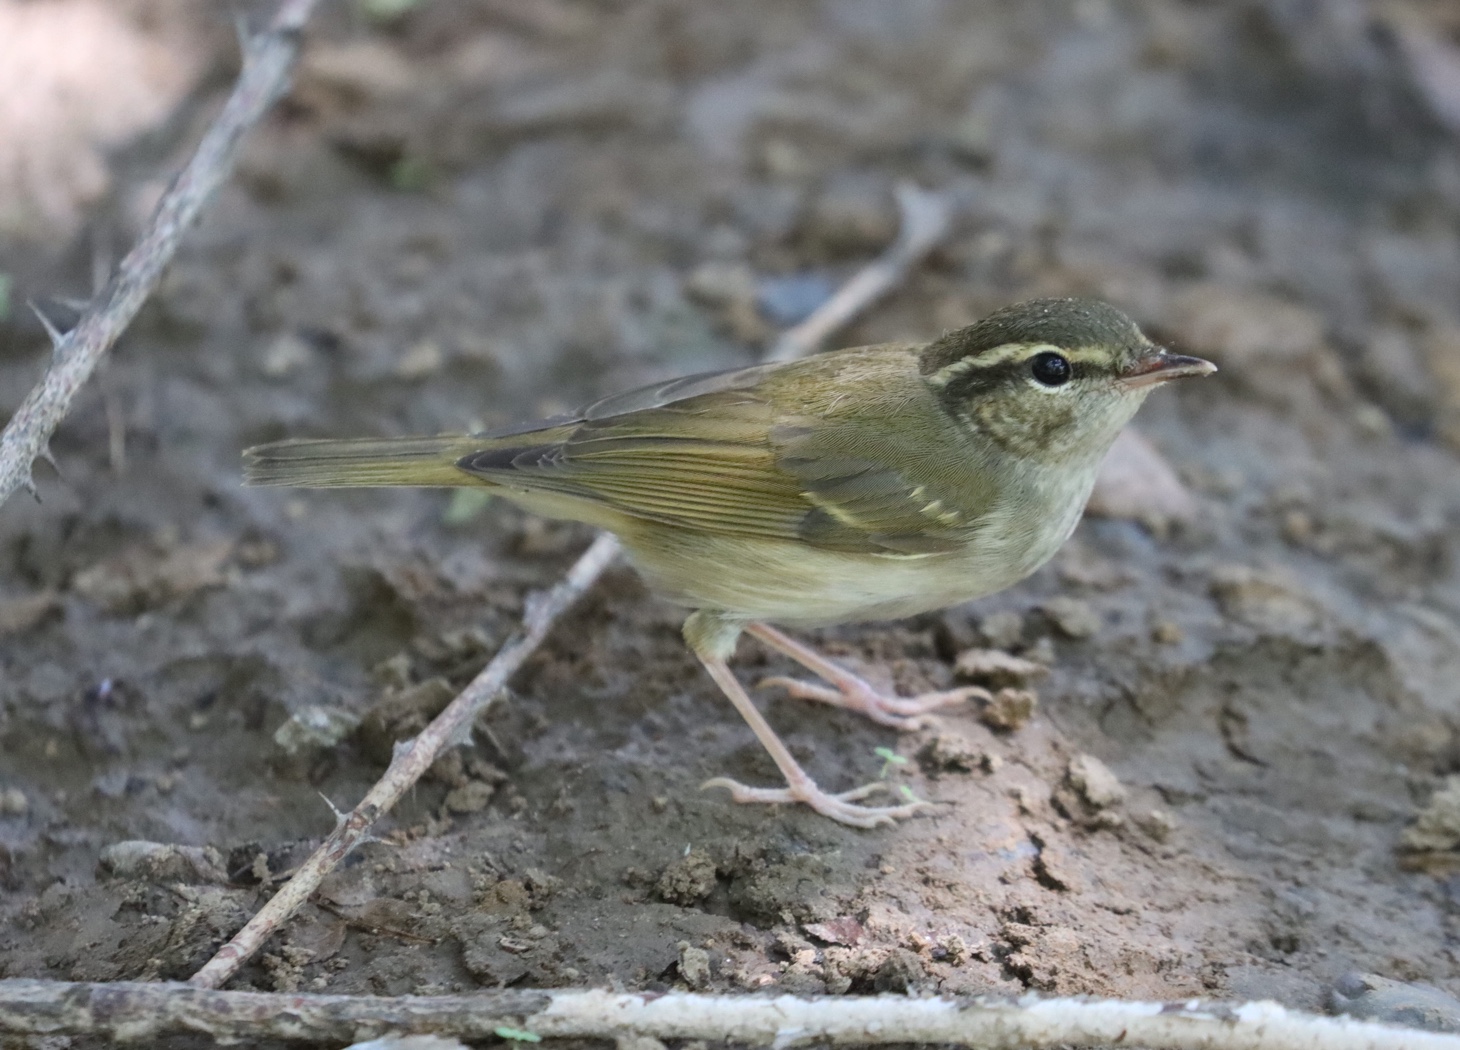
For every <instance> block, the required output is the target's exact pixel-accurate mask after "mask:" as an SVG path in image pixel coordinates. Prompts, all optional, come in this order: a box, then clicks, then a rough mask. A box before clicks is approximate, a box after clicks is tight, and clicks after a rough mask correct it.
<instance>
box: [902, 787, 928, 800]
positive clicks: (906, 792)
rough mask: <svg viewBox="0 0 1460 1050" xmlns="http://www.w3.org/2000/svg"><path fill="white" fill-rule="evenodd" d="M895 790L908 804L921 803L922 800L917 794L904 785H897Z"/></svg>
mask: <svg viewBox="0 0 1460 1050" xmlns="http://www.w3.org/2000/svg"><path fill="white" fill-rule="evenodd" d="M897 790H898V791H899V792H900V793H901V795H902V797H903V798H905V799H907V800H908V801H909V802H921V801H923V800H922V799H920V798H918V796H917V792H915V791H914V790H913V789H912V788H910V787H908V786H907V785H906V784H899V785H898V788H897Z"/></svg>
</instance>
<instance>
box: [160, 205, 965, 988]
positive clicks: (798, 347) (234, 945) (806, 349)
mask: <svg viewBox="0 0 1460 1050" xmlns="http://www.w3.org/2000/svg"><path fill="white" fill-rule="evenodd" d="M899 193H900V198H899V199H907V200H914V201H915V202H916V207H913V208H905V209H904V219H905V221H906V223H907V226H905V227H904V229H903V230H902V232H901V233H900V234H899V236H898V238H897V241H896V242H895V243H894V244H893V245H892V247H891V248H889V249H888V251H887V252H886V254H885V255H884V256H883V257H882V258H881V259H880V260H878V262H875V263H873V264H872V265H871V266H869V267H868V268H867V270H864V271H863V273H862V274H858V275H857V277H854V278H853V279H852V281H851V282H850V283H849V284H848V286H847V288H851V287H852V286H853V285H858V282H859V281H861V279H862V276H863V274H865V273H867V272H869V271H871V270H873V269H877V268H878V267H879V266H880V267H881V268H882V269H883V270H888V271H890V270H896V272H897V273H898V274H900V275H903V276H905V275H906V273H907V272H908V269H909V266H910V264H909V263H908V262H907V261H906V260H907V258H908V251H909V249H908V245H909V244H910V243H911V244H914V245H918V244H923V245H925V244H927V243H929V241H930V240H931V241H936V240H939V239H941V238H942V237H943V236H944V235H945V234H946V233H947V230H948V216H949V214H950V209H949V208H948V207H947V206H946V205H943V206H936V205H935V204H934V202H935V201H938V200H941V199H942V198H940V197H938V195H937V194H932V193H927V192H924V191H916V195H915V196H914V195H913V194H914V191H912V190H909V189H906V188H901V187H900V188H899ZM936 215H941V216H942V219H941V221H940V224H939V225H938V227H937V228H936V229H934V228H933V225H932V223H931V221H930V217H936ZM909 227H915V228H909ZM926 251H927V248H926V247H923V248H921V249H919V252H920V254H919V257H921V254H922V253H926ZM859 287H860V288H861V291H860V292H856V293H855V295H849V294H848V293H847V288H843V289H842V291H841V292H839V293H838V294H837V295H836V296H834V297H833V298H832V299H831V300H830V301H828V302H827V303H826V304H824V305H823V306H822V307H821V309H819V310H818V311H817V312H816V313H814V314H812V316H811V317H810V318H808V319H807V320H806V321H805V322H803V323H802V324H800V325H799V326H797V327H796V328H795V329H792V330H791V331H789V332H787V333H786V335H785V337H783V339H782V340H781V342H780V343H779V344H777V345H778V346H780V347H790V348H791V349H792V352H791V353H790V354H789V356H792V357H795V356H800V355H802V354H808V353H811V352H812V351H814V350H816V349H817V348H818V347H819V346H820V344H821V341H822V340H823V339H824V338H826V337H827V336H828V335H830V334H831V333H832V332H833V331H835V330H836V328H837V327H838V326H839V325H840V324H843V323H845V322H846V321H847V320H849V319H850V318H851V317H853V316H855V315H856V314H857V313H858V312H860V310H861V309H862V307H863V306H865V305H866V303H867V302H871V300H872V299H875V298H876V297H877V296H880V295H881V294H882V293H883V292H884V291H886V289H887V285H886V283H885V282H883V283H874V282H867V281H862V282H861V284H860V285H859ZM866 295H870V296H871V298H869V299H867V300H866V302H861V303H859V302H858V301H856V296H866ZM618 551H619V545H618V540H616V539H614V537H612V536H610V535H608V534H606V533H605V534H603V535H601V536H599V537H598V539H596V540H594V542H593V545H592V546H591V547H589V548H588V550H587V551H586V552H585V553H584V554H583V556H582V557H580V558H579V559H578V561H577V562H575V563H574V565H573V567H572V568H571V569H569V570H568V575H567V576H566V577H565V578H564V579H563V581H562V582H561V583H559V584H558V585H557V586H556V587H554V588H553V589H552V591H550V592H549V593H548V595H547V596H546V598H544V599H542V601H541V603H540V604H534V605H530V606H529V611H528V615H527V618H526V622H525V623H524V625H523V628H522V630H520V631H518V632H517V634H515V635H514V636H513V637H512V640H511V641H509V642H508V643H507V644H506V645H505V646H504V647H503V648H502V650H501V651H500V652H498V654H497V655H496V656H495V657H494V658H493V659H492V661H491V662H490V663H489V664H487V666H486V667H485V668H484V669H483V670H482V672H481V673H480V674H479V675H477V677H476V678H474V679H473V680H472V681H471V683H470V684H469V685H467V687H466V688H465V689H464V690H463V691H462V692H461V694H460V695H459V696H457V698H456V699H455V700H453V701H452V702H451V704H450V705H449V706H448V707H447V708H446V710H444V711H442V712H441V714H440V715H438V716H437V717H436V719H435V721H433V722H432V723H431V724H430V725H429V726H427V727H426V729H425V730H424V731H423V732H422V733H421V735H420V736H418V737H416V738H415V740H414V741H412V742H411V743H410V744H409V745H408V746H403V747H402V749H401V750H400V751H399V753H398V754H396V756H395V757H394V759H392V761H391V763H390V767H389V768H388V769H387V770H386V771H385V775H384V776H382V777H381V778H380V780H379V781H378V782H377V783H376V785H375V786H374V787H373V788H371V789H370V792H369V794H367V795H366V796H365V797H364V798H363V799H362V800H361V801H360V804H359V805H358V806H356V807H355V809H354V810H353V811H352V812H351V813H350V815H349V816H348V817H346V818H344V819H343V820H341V821H340V823H339V824H338V825H337V826H336V827H335V830H334V831H333V832H332V833H331V834H330V835H329V837H328V838H326V839H325V841H324V843H323V844H322V845H321V846H320V847H319V849H317V850H316V851H315V852H314V854H313V855H312V856H310V858H309V859H308V860H307V861H305V862H304V864H303V866H302V867H300V869H299V870H298V871H296V872H295V873H294V875H293V877H292V878H290V880H289V881H288V882H287V883H285V884H284V886H283V888H282V889H280V890H279V892H278V893H277V894H276V895H275V896H274V897H273V898H272V899H271V900H270V901H269V902H268V903H267V904H265V905H264V907H263V908H261V909H260V910H259V911H258V913H257V914H255V915H254V916H253V918H251V919H250V920H249V921H248V922H247V923H246V924H245V925H244V927H243V929H241V930H239V931H238V933H237V934H235V935H234V937H233V939H232V940H230V941H229V942H228V943H227V944H225V945H224V946H223V947H222V948H220V949H219V950H218V953H217V954H216V955H214V956H213V958H211V959H209V960H208V962H207V963H206V964H205V965H204V966H203V968H202V969H201V970H199V971H198V972H197V973H195V974H193V976H192V977H191V978H190V979H189V983H190V984H192V985H193V986H195V987H198V988H218V987H221V986H222V984H223V983H224V982H225V981H227V980H228V979H229V978H230V977H232V976H233V975H234V974H235V973H236V972H237V971H238V968H239V967H240V966H242V965H243V963H244V962H245V960H247V959H248V958H249V956H251V955H253V953H254V952H256V951H258V949H259V948H260V947H262V946H263V944H264V942H265V941H267V940H268V939H269V937H271V936H272V935H273V933H274V931H275V930H276V929H278V927H279V926H280V925H282V924H283V923H284V922H286V921H288V919H289V917H290V916H291V915H293V914H294V913H295V912H296V911H298V910H299V908H300V907H302V906H303V904H304V902H305V901H307V900H308V899H309V898H310V896H311V895H312V894H313V893H314V891H315V890H316V889H318V888H319V884H320V883H321V882H322V881H324V878H325V876H326V875H328V874H329V873H330V872H331V871H333V870H334V869H335V867H336V866H337V865H338V864H339V863H340V861H342V860H343V859H344V858H345V856H346V855H347V854H348V853H349V852H350V851H351V850H352V849H354V848H355V847H356V846H358V845H359V844H360V843H361V842H363V841H364V840H365V838H366V837H367V835H368V834H369V832H370V828H371V827H372V826H373V825H374V823H375V821H376V820H378V819H379V818H380V816H381V815H382V814H384V813H385V812H386V811H387V810H389V809H390V807H391V806H393V805H394V804H395V803H396V800H398V799H399V798H400V797H401V795H403V794H405V792H406V791H408V790H409V789H410V788H411V786H412V785H413V784H415V782H416V781H417V780H419V779H420V777H421V776H422V774H424V773H425V772H426V770H428V769H430V768H431V764H432V763H433V762H435V761H436V759H437V758H438V757H439V756H440V754H441V752H442V751H444V750H445V749H446V748H447V747H449V746H450V745H451V744H453V743H455V742H457V741H459V740H461V739H462V738H463V737H464V736H465V735H466V733H467V731H468V730H469V729H470V727H471V725H472V723H473V722H475V721H476V719H477V718H478V716H480V715H481V714H482V712H484V711H485V710H486V709H487V707H488V706H489V705H490V704H491V703H492V702H493V701H494V700H495V699H496V698H497V696H498V695H500V693H501V692H502V690H503V689H504V688H506V685H507V682H508V680H509V679H510V678H511V677H512V675H513V674H514V673H516V671H517V668H518V667H520V666H522V662H523V661H524V660H526V659H527V657H528V656H530V655H531V654H532V652H533V651H534V650H535V649H536V648H537V647H538V645H539V644H540V643H541V642H542V640H543V638H544V637H545V636H546V635H547V632H548V630H549V629H550V628H551V627H552V624H553V621H554V620H555V619H556V618H557V617H558V616H559V615H561V614H562V613H563V612H564V611H565V610H567V608H568V607H569V606H570V605H572V604H573V602H575V601H576V600H577V599H578V598H579V597H580V596H581V595H582V594H583V593H584V592H585V591H586V590H588V588H589V587H591V586H593V584H594V582H595V581H596V580H597V579H598V577H599V576H600V575H601V574H602V573H603V571H604V569H606V568H608V566H609V564H610V563H611V562H612V561H613V559H614V557H615V556H616V555H617V554H618Z"/></svg>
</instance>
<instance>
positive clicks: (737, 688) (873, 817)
mask: <svg viewBox="0 0 1460 1050" xmlns="http://www.w3.org/2000/svg"><path fill="white" fill-rule="evenodd" d="M695 655H696V656H698V657H699V658H700V662H701V663H703V664H704V665H705V670H707V671H709V672H710V677H711V678H713V679H714V680H715V684H716V685H718V686H719V687H720V689H721V690H722V691H723V692H724V693H725V695H726V696H727V697H729V698H730V702H731V703H732V704H734V705H735V710H737V711H739V712H740V716H741V717H742V718H744V719H745V721H746V722H747V723H749V725H750V729H751V732H753V733H754V734H755V736H756V739H758V740H759V741H760V742H761V744H762V745H763V746H764V747H765V749H766V751H767V752H769V753H770V756H771V759H772V760H773V761H774V762H775V764H776V768H778V769H779V770H780V771H781V775H782V776H783V777H785V778H786V786H785V787H783V788H753V787H747V786H746V785H744V784H742V783H740V782H739V781H737V780H731V779H730V778H729V777H715V778H714V779H713V780H707V781H705V782H704V784H702V785H701V787H702V788H710V787H722V788H729V789H730V797H731V798H733V799H734V800H735V801H736V802H801V803H804V804H805V805H808V806H810V807H811V808H812V809H814V810H816V812H818V813H820V814H822V815H823V816H826V817H830V818H831V819H832V820H835V821H840V822H841V823H843V824H850V825H851V826H852V827H855V828H871V827H876V826H877V825H878V824H891V823H893V822H894V821H896V820H899V819H901V818H903V817H910V816H912V815H913V814H914V813H916V812H917V811H918V810H920V809H924V808H930V807H931V805H932V804H931V803H929V802H923V801H921V800H919V801H915V802H909V803H907V804H906V805H901V806H859V805H856V803H857V801H858V800H860V799H864V798H866V797H867V796H868V795H870V794H872V793H873V792H875V791H880V790H883V789H884V788H885V785H883V784H881V783H876V784H867V785H865V786H863V787H859V788H855V789H853V790H851V791H844V792H842V793H840V794H837V795H832V794H828V793H827V792H825V791H823V790H821V788H820V787H818V786H817V784H816V781H814V780H812V779H811V776H810V774H808V773H807V772H806V771H805V770H804V769H802V768H801V764H800V763H799V762H797V761H796V759H795V758H793V757H792V755H791V752H790V751H789V750H788V749H787V748H786V745H785V744H784V743H782V742H781V738H780V737H778V736H777V735H776V731H775V730H774V729H772V728H771V726H770V723H769V722H767V721H766V720H765V717H764V716H763V715H761V713H760V712H759V711H757V710H756V708H755V705H754V704H753V703H751V701H750V697H749V696H748V695H747V694H746V692H745V689H744V687H742V686H741V684H740V682H739V681H737V680H736V678H735V675H734V673H733V672H731V670H730V668H729V666H728V665H727V664H726V663H725V661H724V660H723V659H721V658H718V657H715V656H713V655H708V654H706V653H705V652H701V651H699V650H696V652H695Z"/></svg>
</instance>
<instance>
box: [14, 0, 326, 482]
mask: <svg viewBox="0 0 1460 1050" xmlns="http://www.w3.org/2000/svg"><path fill="white" fill-rule="evenodd" d="M317 3H318V0H282V2H281V3H280V4H279V9H278V11H277V12H276V13H275V15H274V17H273V20H272V21H271V22H270V23H269V26H268V28H267V29H265V30H264V31H263V32H262V33H260V34H259V35H258V36H256V37H255V38H254V39H253V40H252V41H251V42H249V43H248V44H247V45H246V46H245V48H244V55H243V72H242V74H241V75H240V76H239V78H238V83H237V84H236V85H235V86H234V88H233V93H232V94H231V95H230V96H229V97H228V101H227V102H226V103H225V104H224V106H223V110H222V112H221V113H219V114H218V118H217V119H216V120H215V121H214V122H213V125H212V127H210V128H209V129H208V131H207V134H205V135H204V136H203V140H202V141H201V142H200V143H198V149H197V152H196V153H194V154H193V157H192V159H191V160H190V161H188V164H187V167H185V168H184V169H183V170H182V171H181V172H180V173H179V174H178V176H177V178H175V179H174V180H173V182H172V185H171V186H169V187H168V189H167V192H166V193H165V194H163V197H162V200H161V201H159V202H158V205H157V210H156V211H155V212H154V213H153V215H152V219H151V221H150V222H149V223H148V224H147V229H146V230H145V231H144V232H143V234H142V237H141V239H139V240H138V241H137V243H136V245H135V246H134V247H133V248H132V250H131V251H130V252H128V253H127V255H126V257H125V258H124V259H123V260H122V263H121V266H120V267H119V268H118V270H117V274H116V276H115V277H114V278H113V279H112V280H111V281H110V282H109V283H108V284H107V286H106V288H105V289H104V290H103V291H102V293H101V295H99V296H97V297H95V298H93V300H92V303H91V305H90V306H89V307H87V309H86V310H85V312H84V313H83V314H82V315H81V320H80V321H78V322H77V324H76V327H75V328H73V329H71V331H69V332H66V333H62V332H59V331H57V330H56V328H55V327H54V326H53V325H52V324H51V322H50V321H49V320H47V319H46V318H45V317H44V316H41V324H42V325H43V326H44V327H45V329H46V332H47V333H48V334H49V335H50V337H51V345H52V350H53V354H52V358H51V364H50V367H49V368H47V369H46V374H45V376H44V377H42V379H41V381H40V383H39V384H37V385H36V387H35V388H34V389H33V390H31V392H30V393H29V394H28V395H27V396H26V399H25V400H24V401H23V402H22V403H21V405H20V407H19V408H18V409H16V410H15V414H14V415H13V416H11V417H10V422H9V423H7V424H6V425H5V430H4V432H3V433H0V504H3V503H4V502H5V501H6V500H7V499H9V498H10V497H11V495H12V494H14V492H15V490H16V489H18V488H22V487H23V488H26V489H28V490H29V491H30V492H31V493H32V494H34V493H35V492H36V487H35V480H34V478H33V477H32V474H31V471H32V468H33V466H34V464H35V461H36V459H38V458H41V457H44V456H46V455H47V446H48V444H49V442H50V440H51V435H52V434H53V433H55V430H56V427H57V426H59V425H60V423H61V420H62V419H63V418H65V415H66V412H67V411H68V410H69V409H70V407H71V402H72V401H73V400H75V398H76V394H77V392H78V391H79V390H80V389H81V387H82V386H83V385H84V384H85V383H86V381H87V379H89V378H90V377H91V373H92V372H93V371H94V370H95V369H96V365H97V362H99V361H100V360H101V359H102V356H103V355H104V354H105V353H106V352H107V351H108V350H109V349H111V347H112V344H114V343H115V342H116V341H117V339H118V338H120V337H121V334H122V333H123V332H124V331H126V328H127V325H129V324H131V323H132V318H134V317H135V316H136V315H137V311H138V310H140V309H141V308H142V304H143V303H144V302H146V301H147V297H148V296H149V295H151V294H152V291H153V289H154V288H156V287H157V282H158V281H159V280H161V279H162V273H163V271H164V270H165V269H166V268H167V265H168V263H170V262H172V258H173V256H174V255H175V254H176V253H177V248H178V244H179V243H180V242H181V240H182V238H183V235H184V234H185V233H186V232H187V230H188V228H189V227H190V226H191V225H192V224H193V222H194V220H196V219H197V217H198V214H199V213H200V212H201V211H202V210H203V208H204V207H205V206H206V205H207V204H208V202H209V201H210V200H212V198H213V195H214V193H216V192H217V190H218V187H219V186H221V185H222V184H223V183H224V181H225V180H226V179H227V178H228V176H229V175H230V173H231V172H232V171H233V161H234V157H235V155H236V154H237V152H238V144H239V142H240V141H241V140H242V138H243V136H244V134H245V133H247V132H248V130H249V129H250V128H252V127H253V126H254V125H255V124H257V123H258V121H259V119H260V118H261V117H262V116H263V115H264V113H266V112H267V111H268V109H269V107H270V106H272V105H273V104H274V102H275V101H276V100H277V99H278V98H279V96H280V95H282V94H283V93H284V91H285V90H287V88H288V85H289V74H290V71H291V70H292V69H293V67H294V61H295V58H296V57H297V56H298V53H299V36H300V32H301V31H302V30H303V28H304V25H305V23H307V22H308V21H309V16H310V15H311V14H312V13H313V12H314V8H315V5H316V4H317ZM37 313H39V311H37Z"/></svg>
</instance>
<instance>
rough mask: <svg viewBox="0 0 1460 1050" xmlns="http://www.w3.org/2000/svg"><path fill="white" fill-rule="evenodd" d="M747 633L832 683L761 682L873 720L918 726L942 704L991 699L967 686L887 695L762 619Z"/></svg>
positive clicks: (902, 726) (780, 679)
mask: <svg viewBox="0 0 1460 1050" xmlns="http://www.w3.org/2000/svg"><path fill="white" fill-rule="evenodd" d="M745 630H746V632H747V633H748V634H751V635H754V636H755V637H756V638H759V639H760V640H761V641H762V642H765V644H766V645H769V646H770V647H771V648H772V649H775V650H776V651H778V652H781V653H785V654H786V655H787V656H789V657H790V658H791V659H792V660H795V661H796V662H797V663H798V664H800V665H801V666H802V667H804V668H806V669H807V670H808V671H810V672H812V673H813V674H815V675H816V676H817V677H818V678H822V679H824V680H826V681H827V682H829V683H831V684H830V686H825V685H817V684H816V683H814V682H802V681H800V680H798V679H795V678H784V677H781V676H779V675H778V676H776V677H774V678H766V679H764V680H762V681H761V682H760V684H761V685H775V686H780V687H781V688H782V689H784V690H786V692H788V693H790V694H791V695H792V696H794V697H798V698H800V699H802V700H819V701H821V702H822V703H824V704H831V705H832V706H834V707H844V708H846V709H847V710H848V711H856V712H858V713H859V714H863V715H866V716H867V717H868V718H870V719H872V721H874V722H880V723H881V724H883V725H885V726H893V727H895V728H897V729H917V728H919V727H920V726H921V725H922V718H921V717H920V716H921V715H925V714H927V713H929V712H930V711H937V710H939V709H940V708H944V707H952V706H953V705H955V704H961V703H964V702H965V701H967V700H970V699H974V698H978V699H981V700H990V699H992V697H991V696H990V695H989V691H988V690H987V689H980V688H978V687H977V686H966V687H964V688H962V689H948V690H944V691H942V692H933V693H923V694H922V695H920V696H913V697H901V696H887V695H885V694H883V693H879V692H878V691H877V690H876V689H874V688H872V686H870V685H868V684H867V683H866V682H864V681H862V679H860V678H858V677H857V676H856V675H854V674H852V673H851V672H850V671H848V670H845V669H844V668H841V667H838V666H837V665H836V664H834V663H832V662H831V661H830V660H828V659H827V658H826V657H824V656H822V655H821V654H820V653H818V652H817V651H816V650H815V649H812V648H810V647H809V646H805V645H802V644H801V643H800V642H798V641H796V640H795V639H793V638H788V637H787V636H786V635H784V634H782V633H781V632H780V631H778V630H776V629H775V628H774V627H769V626H767V625H766V624H763V623H752V624H747V625H746V627H745Z"/></svg>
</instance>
